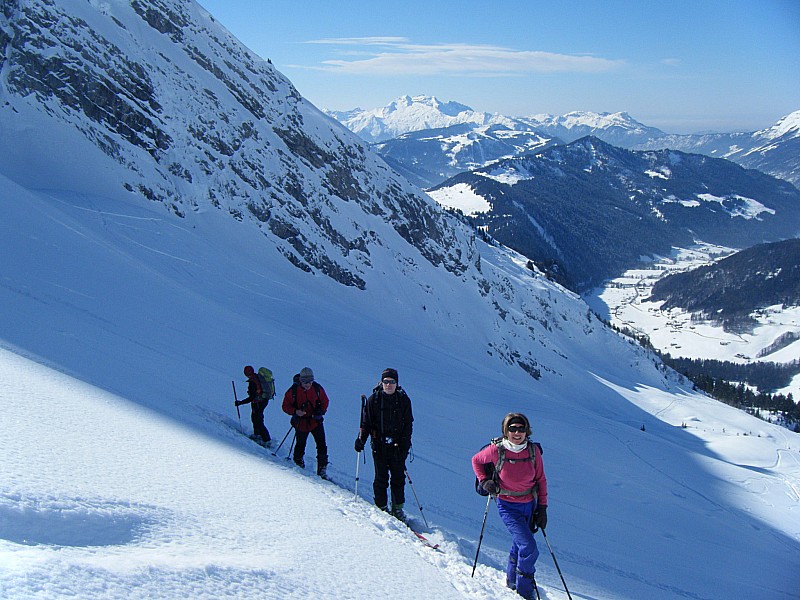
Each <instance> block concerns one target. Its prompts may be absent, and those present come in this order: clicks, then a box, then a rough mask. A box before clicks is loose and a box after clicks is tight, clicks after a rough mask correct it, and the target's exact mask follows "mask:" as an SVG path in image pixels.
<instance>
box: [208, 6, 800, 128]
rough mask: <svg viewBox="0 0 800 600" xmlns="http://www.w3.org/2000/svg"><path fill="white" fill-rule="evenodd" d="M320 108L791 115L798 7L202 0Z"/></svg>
mask: <svg viewBox="0 0 800 600" xmlns="http://www.w3.org/2000/svg"><path fill="white" fill-rule="evenodd" d="M200 4H201V5H202V6H203V7H204V8H206V9H207V10H208V11H209V12H210V13H211V14H212V15H214V16H215V17H216V18H217V20H218V21H219V22H220V23H222V24H223V25H224V26H225V27H227V28H228V29H229V30H230V31H231V32H232V33H233V34H234V35H235V36H236V37H237V38H239V39H240V40H241V41H242V42H244V43H245V44H246V45H247V46H248V47H249V48H251V49H252V50H253V51H255V52H256V53H257V54H259V55H261V56H262V57H264V58H269V59H271V60H272V62H273V63H274V64H275V66H276V67H277V68H278V69H279V70H280V71H281V72H282V73H284V74H285V75H286V76H287V77H289V79H290V80H291V81H292V82H293V83H294V85H295V86H296V87H297V88H298V90H299V91H300V93H301V94H303V96H305V97H306V98H308V99H309V100H310V101H311V102H313V103H314V104H315V105H317V106H318V107H320V108H329V109H334V110H345V109H350V108H355V107H358V106H360V107H362V108H376V107H379V106H384V105H385V104H388V103H389V102H390V101H391V100H393V99H395V98H397V97H398V96H401V95H404V94H409V95H417V94H425V95H432V96H437V97H439V98H440V99H442V100H455V101H457V102H462V103H464V104H467V105H468V106H471V107H472V108H474V109H476V110H483V111H487V112H498V113H502V114H506V115H511V116H518V115H532V114H537V113H553V114H563V113H566V112H569V111H573V110H587V111H596V112H616V111H627V112H629V113H630V114H631V115H632V116H633V117H634V118H636V119H638V120H639V121H641V122H643V123H645V124H647V125H651V126H655V127H659V128H661V129H663V130H664V131H667V132H670V133H694V132H699V131H754V130H757V129H762V128H764V127H768V126H770V125H772V124H773V123H774V122H775V121H777V120H778V119H780V118H781V117H783V116H785V115H787V114H789V113H790V112H793V111H795V110H799V109H800V1H797V0H748V1H745V0H691V1H687V0H671V1H664V2H655V1H648V0H638V1H621V0H605V1H599V0H597V1H589V0H582V1H574V0H573V1H570V0H560V1H546V2H545V1H540V0H514V1H512V0H495V1H494V2H491V3H487V2H485V1H484V2H478V1H473V0H461V1H460V2H450V1H449V0H441V1H437V2H431V1H430V0H425V1H422V0H403V1H402V2H393V3H385V2H380V1H376V0H371V1H368V0H353V1H349V0H343V1H341V2H331V1H330V0H300V1H298V0H263V1H261V0H257V1H255V2H253V1H251V0H200Z"/></svg>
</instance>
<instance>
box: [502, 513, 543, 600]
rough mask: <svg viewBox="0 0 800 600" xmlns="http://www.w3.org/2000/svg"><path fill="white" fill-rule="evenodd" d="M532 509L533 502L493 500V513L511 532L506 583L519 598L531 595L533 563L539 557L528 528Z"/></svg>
mask: <svg viewBox="0 0 800 600" xmlns="http://www.w3.org/2000/svg"><path fill="white" fill-rule="evenodd" d="M535 508H536V501H535V500H531V501H530V502H509V501H507V500H502V499H500V498H498V499H497V512H498V513H500V518H501V519H502V520H503V523H504V524H505V526H506V528H507V529H508V532H509V533H510V534H511V552H510V553H509V556H508V566H507V567H506V582H507V583H508V586H509V587H510V588H512V589H516V590H517V593H518V594H519V595H520V596H522V597H523V598H528V599H532V598H533V597H534V589H533V574H534V572H535V571H536V568H535V567H534V564H535V563H536V559H537V558H539V548H538V547H537V546H536V540H535V539H534V538H533V532H532V531H531V528H530V525H529V523H530V520H531V514H533V511H534V509H535Z"/></svg>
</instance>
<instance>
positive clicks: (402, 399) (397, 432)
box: [359, 386, 414, 452]
mask: <svg viewBox="0 0 800 600" xmlns="http://www.w3.org/2000/svg"><path fill="white" fill-rule="evenodd" d="M413 423H414V415H413V414H412V412H411V398H409V397H408V394H406V392H405V390H403V388H401V387H400V386H398V387H397V391H396V392H395V393H394V394H392V395H388V394H384V393H383V390H380V389H379V390H376V391H374V392H373V393H372V395H371V396H370V397H369V399H368V400H367V402H366V404H365V406H364V412H363V413H362V414H361V432H360V434H359V437H360V438H361V440H362V441H366V439H367V436H371V437H372V443H373V445H375V444H391V445H396V446H399V447H400V448H401V449H402V450H404V451H406V452H408V449H409V448H411V433H412V430H413Z"/></svg>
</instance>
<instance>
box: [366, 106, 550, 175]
mask: <svg viewBox="0 0 800 600" xmlns="http://www.w3.org/2000/svg"><path fill="white" fill-rule="evenodd" d="M557 141H558V140H553V139H551V138H549V137H546V136H543V135H542V134H540V133H539V132H538V131H536V130H535V129H533V128H531V127H528V126H526V125H525V124H524V123H522V122H519V121H515V122H514V123H512V124H499V123H496V124H492V125H476V124H474V123H464V124H461V125H451V126H450V127H445V128H442V129H426V130H424V131H417V132H412V133H404V134H403V135H401V136H399V137H396V138H394V139H391V140H387V141H385V142H378V143H376V144H375V149H376V150H377V151H378V153H379V154H380V155H381V157H382V158H383V160H385V161H386V162H387V163H388V164H389V166H391V167H392V168H393V169H394V170H395V171H397V172H398V173H400V174H401V175H403V176H405V177H406V178H407V179H408V180H409V181H411V182H413V183H416V184H417V185H419V186H420V187H422V188H429V187H433V186H435V185H437V184H439V183H441V182H443V181H445V180H447V179H449V178H450V177H453V176H454V175H457V174H459V173H463V172H464V171H469V170H472V169H477V168H478V167H482V166H483V165H486V164H487V163H490V162H493V161H495V160H499V159H501V158H508V157H512V156H517V155H519V154H525V153H528V152H534V151H536V150H541V149H544V148H547V147H549V146H552V145H553V144H555V143H557Z"/></svg>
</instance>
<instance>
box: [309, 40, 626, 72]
mask: <svg viewBox="0 0 800 600" xmlns="http://www.w3.org/2000/svg"><path fill="white" fill-rule="evenodd" d="M308 43H310V44H327V45H331V46H336V47H339V48H347V49H348V51H347V52H346V53H345V54H343V53H341V52H340V53H339V56H340V57H341V56H344V58H337V59H330V60H324V61H322V62H321V63H320V64H318V65H314V66H309V65H305V68H311V69H318V70H323V71H330V72H335V73H342V74H348V75H381V76H387V75H474V76H506V75H519V74H524V73H565V72H573V73H575V72H581V73H599V72H607V71H611V70H615V69H618V68H620V67H622V66H623V65H624V64H625V62H624V61H620V60H610V59H606V58H598V57H595V56H589V55H573V54H558V53H554V52H544V51H538V50H515V49H512V48H504V47H502V46H491V45H479V44H478V45H476V44H414V43H412V42H410V41H409V40H408V39H406V38H401V37H364V38H328V39H320V40H312V41H309V42H308ZM353 47H360V51H359V52H357V53H354V52H353V51H352V50H353ZM293 66H300V65H293Z"/></svg>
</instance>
